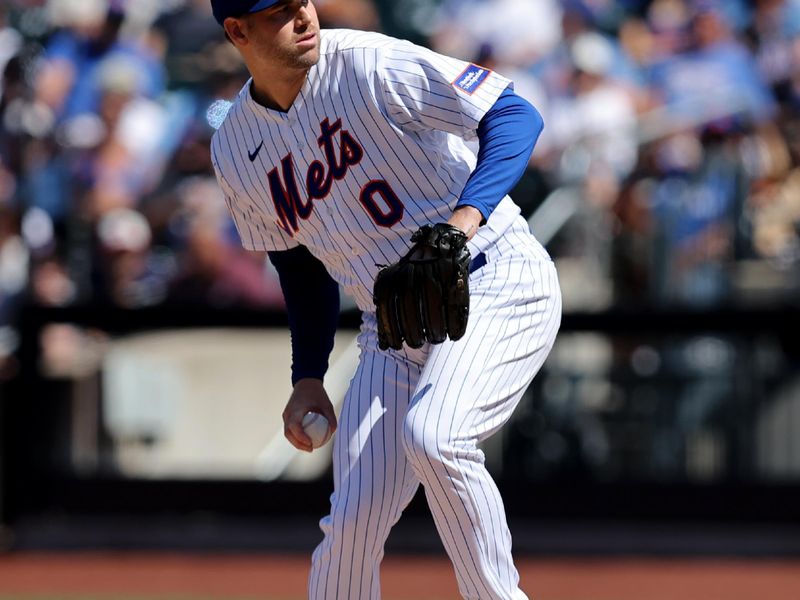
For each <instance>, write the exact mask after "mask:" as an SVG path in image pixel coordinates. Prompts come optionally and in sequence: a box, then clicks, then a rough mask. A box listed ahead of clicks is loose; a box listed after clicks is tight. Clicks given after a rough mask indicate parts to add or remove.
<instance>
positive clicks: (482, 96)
mask: <svg viewBox="0 0 800 600" xmlns="http://www.w3.org/2000/svg"><path fill="white" fill-rule="evenodd" d="M321 42H322V48H321V53H322V55H321V58H320V62H319V63H318V64H317V65H316V66H315V67H314V68H312V69H311V71H310V72H309V75H308V79H307V81H306V83H305V85H304V86H303V89H302V90H301V92H300V95H299V97H298V98H297V100H296V101H295V103H294V105H293V106H292V107H291V109H290V110H289V111H288V112H287V113H280V112H276V111H271V110H268V109H266V108H264V107H262V106H260V105H259V104H257V103H256V102H254V101H253V100H252V98H251V96H250V92H249V89H250V86H249V83H248V85H246V86H245V87H244V88H243V89H242V91H241V92H240V94H239V96H238V98H237V99H236V101H235V102H234V104H233V106H232V108H231V110H230V112H229V113H228V116H227V118H226V119H225V121H224V123H223V124H222V126H221V127H220V129H219V131H217V133H216V134H215V136H214V139H213V141H212V160H213V164H214V168H215V170H216V172H217V177H218V179H219V181H220V184H221V187H222V189H223V191H224V193H225V196H226V202H227V204H228V207H229V209H230V212H231V215H232V216H233V219H234V221H235V223H236V227H237V229H238V231H239V235H240V237H241V239H242V243H243V245H244V246H245V247H246V248H248V249H251V250H260V251H265V250H286V249H289V248H292V247H294V246H296V245H297V244H303V245H304V246H306V247H307V248H308V249H309V250H310V251H311V252H312V254H314V256H316V257H317V258H319V259H320V260H321V261H322V263H323V264H324V265H325V266H326V267H327V268H328V270H329V272H330V273H331V275H332V276H333V278H334V279H335V280H336V281H337V282H338V283H339V284H340V285H342V287H343V288H344V291H345V292H346V293H347V294H348V295H350V296H351V297H353V298H354V299H355V301H356V302H357V304H358V306H359V308H361V309H362V310H365V311H371V310H374V306H373V304H372V282H373V281H374V279H375V275H376V274H377V271H378V269H379V267H378V266H377V265H379V264H389V263H392V262H394V261H396V260H397V259H398V258H400V256H402V255H404V254H405V253H406V252H407V251H408V247H409V240H410V237H411V234H412V233H413V232H414V231H416V230H417V229H418V228H419V227H420V226H421V225H423V224H425V223H435V222H440V221H445V220H447V218H449V216H450V215H451V214H452V212H453V209H454V208H455V205H456V202H457V201H458V198H459V194H460V192H461V190H462V189H463V187H464V184H465V183H466V181H467V179H468V178H469V175H470V173H471V172H472V170H473V169H474V167H475V161H476V158H475V154H474V153H473V152H472V151H470V150H469V149H468V148H467V146H466V145H465V143H464V141H463V140H471V139H474V138H475V136H476V131H477V127H478V123H479V121H480V119H481V118H482V116H483V115H484V114H485V113H486V111H487V110H488V109H489V108H490V107H491V106H492V104H493V103H494V101H495V100H496V99H497V97H498V96H499V95H500V93H502V91H503V90H504V89H505V88H506V87H507V86H508V85H510V82H509V81H508V80H507V79H504V78H503V77H501V76H500V75H497V74H495V73H493V74H491V75H490V76H489V77H488V78H487V79H486V81H485V82H484V83H483V84H482V85H481V87H480V88H479V89H478V91H477V92H476V93H475V94H473V95H467V94H464V93H461V92H460V91H458V90H456V88H455V87H454V86H453V85H452V84H451V82H452V81H453V80H454V79H455V78H456V77H458V75H459V74H460V73H462V72H463V71H464V68H465V65H466V63H464V62H462V61H459V60H455V59H451V58H447V57H443V56H440V55H438V54H435V53H434V52H431V51H430V50H427V49H424V48H420V47H418V46H414V45H413V44H410V43H408V42H402V41H399V40H394V39H392V38H389V37H386V36H383V35H380V34H375V33H365V32H357V31H349V30H325V31H323V32H322V35H321ZM326 119H327V120H328V121H329V122H330V123H335V122H336V121H337V120H338V119H341V122H342V129H344V130H347V131H348V132H349V133H350V135H352V137H353V138H354V139H355V140H356V141H357V142H358V144H359V145H360V146H361V147H362V148H363V150H364V156H363V158H362V160H361V161H360V162H359V163H358V164H357V165H355V166H352V167H350V168H349V170H348V172H347V174H346V175H345V176H344V178H342V179H341V180H338V181H334V182H333V185H332V186H331V190H330V193H329V194H328V195H327V196H326V197H325V198H324V199H321V200H314V201H313V210H312V211H311V214H310V216H309V217H308V218H307V219H303V218H301V217H299V216H298V217H297V219H296V221H297V225H298V230H297V231H294V232H292V235H289V233H287V232H286V231H284V230H283V229H282V228H281V227H280V225H279V223H280V218H279V215H278V213H277V212H276V208H275V205H274V201H273V197H272V194H271V192H270V186H269V182H268V177H267V174H268V173H269V172H270V171H271V170H273V169H275V168H277V169H278V171H279V172H281V170H282V169H281V161H282V160H283V159H284V158H285V157H287V156H290V155H291V160H292V172H293V174H294V179H295V181H296V182H297V185H298V192H299V197H300V200H301V202H303V203H305V202H306V201H307V200H308V197H309V196H308V194H307V189H306V175H307V173H308V170H309V167H310V166H311V165H312V163H314V162H315V161H322V163H323V164H325V155H324V152H323V151H322V149H321V148H320V145H319V143H318V140H317V138H318V137H319V136H320V123H322V122H323V121H325V120H326ZM262 141H263V142H264V146H263V148H262V150H261V152H260V153H259V154H258V156H257V158H256V160H255V161H254V162H251V161H250V159H249V158H248V153H249V152H252V151H253V150H255V148H256V147H258V145H259V144H260V143H261V142H262ZM339 143H340V141H339V139H338V138H337V139H335V140H334V145H335V148H336V151H337V152H338V150H339ZM373 180H381V181H385V182H386V183H387V184H388V186H389V187H390V188H391V190H393V192H394V193H395V194H396V195H397V197H398V198H399V200H400V202H401V203H402V205H403V206H404V211H403V216H402V219H401V220H400V221H399V222H398V223H397V224H395V225H394V226H392V227H391V228H386V227H381V226H378V225H377V224H376V222H375V221H374V220H373V218H372V217H371V216H370V214H369V213H368V212H367V211H366V210H365V209H364V207H363V206H362V205H361V204H360V203H359V201H358V198H359V195H360V192H361V189H362V188H363V187H364V185H365V184H366V183H368V182H369V181H373ZM284 184H285V182H284ZM377 203H378V204H379V205H380V206H383V205H382V204H381V201H380V200H378V201H377ZM518 214H519V208H518V207H517V206H516V205H515V204H514V203H513V202H512V201H511V200H510V198H507V197H506V198H504V199H503V200H502V201H501V202H500V205H499V206H498V207H497V208H496V209H495V211H494V212H493V213H492V215H491V217H490V218H489V223H488V224H487V226H485V227H482V228H481V230H480V232H479V233H478V235H476V236H475V237H474V238H473V239H472V240H471V241H470V251H471V252H472V254H473V255H476V254H478V253H479V252H482V251H483V250H484V249H485V248H487V247H489V246H490V245H491V244H492V243H493V242H494V241H495V240H496V239H497V237H498V236H499V235H500V234H502V233H503V231H505V230H506V229H507V228H508V226H509V225H510V223H511V222H512V221H513V219H514V218H515V217H516V216H517V215H518Z"/></svg>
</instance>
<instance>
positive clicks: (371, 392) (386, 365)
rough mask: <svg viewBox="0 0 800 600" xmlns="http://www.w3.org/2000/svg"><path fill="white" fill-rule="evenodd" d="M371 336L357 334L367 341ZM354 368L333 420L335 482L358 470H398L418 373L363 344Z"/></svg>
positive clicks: (401, 359) (410, 364) (402, 359)
mask: <svg viewBox="0 0 800 600" xmlns="http://www.w3.org/2000/svg"><path fill="white" fill-rule="evenodd" d="M371 334H372V332H367V333H366V334H362V337H367V338H368V337H369V335H371ZM360 345H361V348H362V351H361V355H360V358H359V363H358V367H357V368H356V372H355V374H354V375H353V378H352V380H351V381H350V386H349V388H348V390H347V393H346V395H345V399H344V402H343V404H342V410H341V413H340V415H339V428H338V430H337V434H336V440H335V443H334V455H333V458H334V475H335V477H336V478H337V479H338V478H339V477H342V476H347V475H348V474H349V473H350V472H351V470H352V469H354V468H358V469H359V471H360V472H362V476H363V477H366V474H365V473H364V470H365V469H369V470H370V471H371V470H377V471H384V472H385V471H388V473H389V475H390V476H391V474H392V473H394V472H395V470H398V469H399V468H401V467H402V465H397V464H396V460H397V457H398V456H400V457H401V459H402V455H403V452H402V440H401V439H400V433H401V432H402V424H403V420H404V418H405V416H406V413H407V411H408V406H409V402H410V400H411V397H412V394H413V391H414V389H415V387H416V383H417V381H418V379H419V375H420V372H421V369H422V365H421V364H417V363H415V362H413V361H411V360H408V359H406V357H405V356H404V355H403V354H402V353H384V352H379V351H378V350H377V344H374V345H373V344H371V343H369V341H367V342H363V343H361V344H360Z"/></svg>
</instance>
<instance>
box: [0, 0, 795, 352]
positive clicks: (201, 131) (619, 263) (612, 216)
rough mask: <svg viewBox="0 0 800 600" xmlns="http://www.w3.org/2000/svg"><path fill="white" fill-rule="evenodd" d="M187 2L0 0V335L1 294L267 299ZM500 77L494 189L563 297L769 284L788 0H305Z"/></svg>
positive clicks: (783, 195) (724, 293)
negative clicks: (512, 175)
mask: <svg viewBox="0 0 800 600" xmlns="http://www.w3.org/2000/svg"><path fill="white" fill-rule="evenodd" d="M209 4H210V3H209V2H207V0H165V1H157V0H137V1H136V2H132V1H128V2H126V1H125V0H3V2H2V4H0V72H2V80H0V323H2V324H3V325H4V328H3V332H4V333H3V335H0V339H2V344H0V354H8V353H9V351H11V350H13V338H14V335H13V330H9V329H8V326H10V325H13V322H14V315H15V311H16V310H17V309H18V307H19V306H20V304H21V303H24V302H29V303H35V304H38V305H44V306H68V305H75V304H87V303H90V304H93V305H102V304H109V305H115V306H121V307H126V308H137V307H148V306H155V305H160V304H164V303H207V304H211V305H215V306H237V305H245V306H252V307H262V306H264V307H280V305H281V295H280V292H279V288H278V286H277V280H276V279H275V277H274V276H273V275H272V274H271V273H270V271H269V269H268V268H265V266H264V261H263V257H259V256H254V255H248V254H247V253H245V252H243V251H242V250H240V249H239V243H238V239H237V237H236V234H235V231H234V229H233V227H232V226H231V223H230V221H229V219H228V216H227V214H226V212H225V207H224V203H223V202H221V201H220V192H219V190H218V189H217V186H216V184H215V182H214V178H213V175H212V170H211V166H210V161H209V152H208V145H209V139H210V136H211V135H212V133H213V129H212V127H211V126H210V125H209V123H208V120H207V115H206V113H207V110H208V108H209V106H210V105H211V104H212V103H213V102H214V101H215V100H216V99H220V98H222V99H225V98H232V97H233V96H234V95H235V94H236V93H237V91H238V90H239V88H240V86H241V85H242V83H243V82H244V81H245V79H246V73H245V72H244V71H243V69H242V65H241V63H240V61H239V60H238V57H237V55H236V52H235V51H234V49H233V48H232V47H231V46H230V45H229V44H227V43H226V42H225V40H224V39H223V36H222V34H221V31H220V29H219V27H218V26H217V24H216V23H215V22H214V20H213V18H212V16H211V13H210V8H209ZM316 4H317V7H318V10H319V14H320V18H321V20H322V22H323V26H327V27H351V28H365V29H377V30H383V31H386V32H388V33H390V34H395V35H402V36H404V37H410V38H411V39H413V40H414V41H416V42H419V43H423V44H426V45H429V46H431V47H432V48H434V49H435V50H438V51H440V52H442V53H446V54H450V55H453V56H457V57H460V58H463V59H466V60H470V61H474V62H477V63H480V64H483V65H486V66H490V67H492V68H494V69H496V70H498V71H500V72H502V73H503V74H505V75H507V76H509V77H511V78H513V79H514V81H515V83H516V89H517V91H518V93H520V94H521V95H523V96H525V97H526V98H528V99H529V100H530V101H531V102H532V103H534V104H535V105H536V106H537V107H538V108H539V109H540V111H541V112H542V113H543V115H544V117H545V122H546V131H545V135H544V137H543V138H542V140H541V142H540V143H539V145H538V147H537V149H536V151H535V154H534V158H533V159H532V161H531V163H530V169H529V171H528V173H527V174H526V176H525V177H524V179H523V181H522V182H521V183H520V185H519V187H518V189H517V190H516V191H515V193H514V198H515V200H516V201H517V202H518V203H519V204H520V205H521V206H522V207H523V210H524V211H525V214H526V216H529V217H533V219H532V224H533V227H534V231H535V232H536V233H537V234H539V235H540V237H542V238H544V239H543V241H544V242H546V243H547V245H548V247H549V249H550V250H551V252H552V253H553V255H554V256H555V258H556V259H557V261H558V263H559V268H560V272H561V276H562V281H563V285H564V288H565V290H564V291H565V294H564V295H565V298H566V302H567V309H568V310H570V309H592V310H602V309H605V308H608V307H610V306H615V305H633V306H636V305H642V306H653V305H658V306H674V305H681V306H684V305H685V306H691V307H713V306H718V305H723V304H732V303H733V304H737V305H742V304H744V305H750V304H753V303H755V304H761V305H763V303H765V302H776V301H785V300H787V299H791V298H796V297H797V294H798V281H799V279H798V272H799V271H798V265H799V264H800V243H799V240H798V224H799V223H800V170H798V165H799V164H800V162H799V161H800V111H798V108H799V107H800V37H799V36H800V1H798V0H750V1H748V0H727V1H725V2H721V1H714V0H653V1H647V0H625V1H614V2H612V1H610V0H565V1H557V0H403V1H400V2H379V1H375V2H373V1H370V0H318V1H317V2H316Z"/></svg>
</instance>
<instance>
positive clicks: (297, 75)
mask: <svg viewBox="0 0 800 600" xmlns="http://www.w3.org/2000/svg"><path fill="white" fill-rule="evenodd" d="M307 75H308V70H304V71H291V72H289V73H288V74H287V73H286V72H285V71H284V72H283V73H282V74H281V76H275V75H274V74H273V73H269V74H266V73H264V74H260V75H256V74H253V83H252V85H251V86H250V95H251V96H252V97H253V100H255V101H256V102H258V103H259V104H260V105H261V106H264V107H266V108H269V109H271V110H278V111H281V112H287V111H288V110H289V109H290V108H291V107H292V104H294V101H295V99H296V98H297V96H298V94H299V93H300V90H302V89H303V85H304V84H305V82H306V77H307Z"/></svg>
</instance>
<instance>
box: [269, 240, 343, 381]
mask: <svg viewBox="0 0 800 600" xmlns="http://www.w3.org/2000/svg"><path fill="white" fill-rule="evenodd" d="M268 255H269V259H270V262H272V264H273V265H275V269H276V270H277V271H278V277H279V278H280V282H281V289H282V290H283V297H284V298H285V300H286V310H287V312H288V314H289V331H290V332H291V335H292V385H294V384H296V383H297V382H298V381H299V380H300V379H304V378H306V377H313V378H315V379H322V378H323V377H324V376H325V373H326V371H327V370H328V358H329V357H330V354H331V350H333V337H334V335H335V333H336V325H337V324H338V322H339V286H338V285H337V283H336V282H335V281H334V280H333V279H332V278H331V276H330V275H329V274H328V272H327V271H326V270H325V267H324V266H323V264H322V263H321V262H320V261H319V260H317V259H316V258H315V257H314V256H313V255H312V254H311V253H310V252H309V251H308V249H307V248H306V247H305V246H297V247H295V248H292V249H290V250H283V251H280V252H268Z"/></svg>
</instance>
